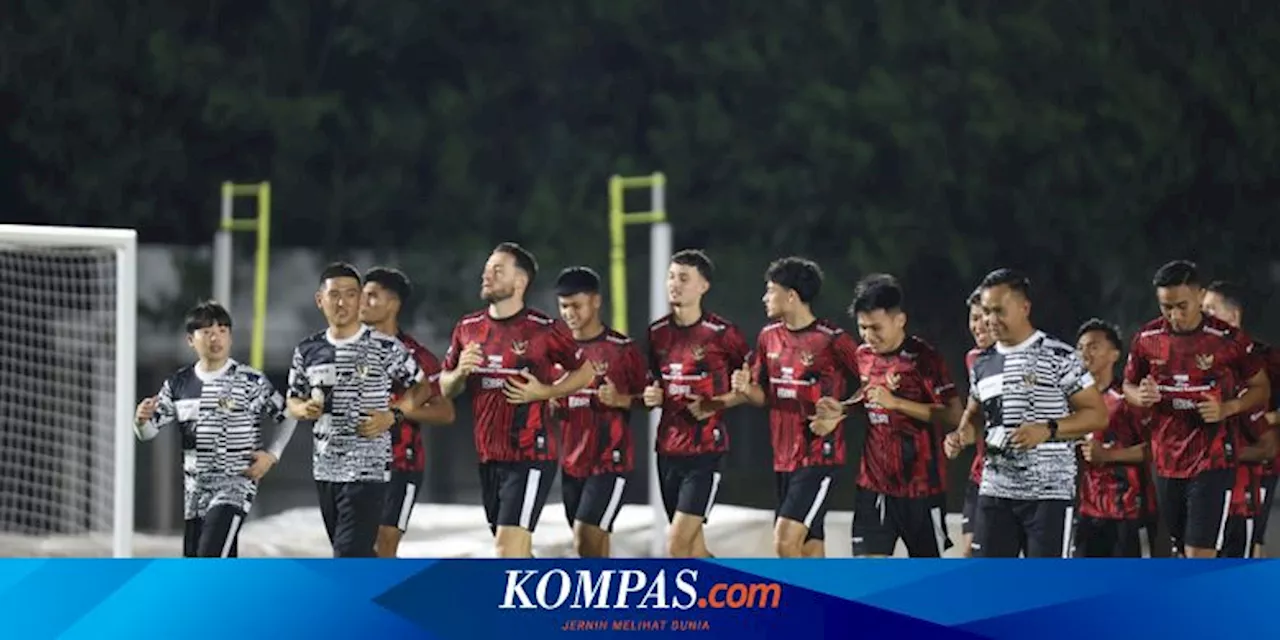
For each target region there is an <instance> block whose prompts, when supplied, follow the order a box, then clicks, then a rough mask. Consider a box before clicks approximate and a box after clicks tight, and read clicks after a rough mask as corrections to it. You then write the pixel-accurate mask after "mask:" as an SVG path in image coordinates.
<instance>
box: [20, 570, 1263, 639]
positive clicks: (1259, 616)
mask: <svg viewBox="0 0 1280 640" xmlns="http://www.w3.org/2000/svg"><path fill="white" fill-rule="evenodd" d="M1276 585H1280V563H1276V562H1274V561H1236V560H1218V561H1212V562H1197V561H1193V560H1132V561H1130V560H1106V561H1101V560H1067V561H1062V560H1043V561H1042V560H933V561H930V560H834V559H833V560H808V561H806V560H799V561H779V560H717V561H704V562H703V561H700V562H682V561H668V560H614V561H608V562H601V561H553V560H541V561H526V562H505V561H498V560H440V561H431V560H396V561H388V560H231V561H226V560H221V561H220V560H5V561H3V562H0V593H3V597H2V598H0V613H2V616H3V617H2V618H0V619H3V621H4V623H3V624H4V627H3V636H4V637H6V638H23V639H24V640H26V639H34V638H54V637H58V638H86V639H87V638H104V637H111V638H116V637H123V638H131V637H140V638H148V639H157V640H158V639H161V638H181V639H182V640H198V639H201V638H210V639H215V638H216V639H217V640H227V639H228V638H234V639H235V640H249V639H254V638H271V639H273V640H284V639H285V638H295V637H298V638H305V639H307V640H323V639H325V638H342V639H343V640H357V639H358V640H364V639H366V638H373V639H384V638H385V639H390V640H410V639H414V638H439V639H441V640H452V639H457V640H471V639H479V638H512V639H516V638H518V639H519V640H535V639H537V638H544V637H552V636H559V635H562V634H566V633H577V634H588V635H591V636H598V635H605V634H615V635H616V634H633V635H634V634H646V637H666V636H670V635H680V636H682V637H693V636H697V635H700V636H701V637H707V638H713V637H714V638H719V637H731V638H736V639H745V638H779V639H783V640H797V639H799V638H806V639H808V638H819V637H833V638H870V637H889V635H888V634H893V636H892V637H909V638H916V637H925V638H1027V637H1035V638H1037V640H1045V639H1052V638H1063V639H1064V640H1065V639H1071V640H1080V638H1082V637H1085V638H1088V639H1089V640H1102V639H1105V638H1123V639H1125V640H1135V639H1136V638H1146V637H1158V638H1161V639H1162V640H1171V639H1174V638H1195V639H1197V640H1203V638H1216V637H1246V636H1248V637H1270V636H1271V635H1272V634H1273V629H1274V628H1275V625H1276V614H1275V613H1274V609H1273V607H1274V606H1275V603H1276V600H1277V590H1276Z"/></svg>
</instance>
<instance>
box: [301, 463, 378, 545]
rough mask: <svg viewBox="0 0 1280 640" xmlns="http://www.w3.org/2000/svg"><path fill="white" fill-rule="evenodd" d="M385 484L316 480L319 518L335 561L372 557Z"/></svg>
mask: <svg viewBox="0 0 1280 640" xmlns="http://www.w3.org/2000/svg"><path fill="white" fill-rule="evenodd" d="M387 484H388V483H386V482H326V481H324V480H316V493H317V494H318V496H319V498H320V516H321V517H323V518H324V528H325V531H327V532H328V533H329V543H330V544H331V545H332V546H333V557H335V558H372V557H374V549H373V547H374V545H375V544H376V543H377V541H378V522H379V520H381V516H382V507H383V505H384V504H385V502H386V499H387Z"/></svg>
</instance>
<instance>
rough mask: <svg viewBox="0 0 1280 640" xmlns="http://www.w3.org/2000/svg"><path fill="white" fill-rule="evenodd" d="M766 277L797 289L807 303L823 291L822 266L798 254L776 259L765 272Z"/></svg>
mask: <svg viewBox="0 0 1280 640" xmlns="http://www.w3.org/2000/svg"><path fill="white" fill-rule="evenodd" d="M764 279H765V281H766V282H772V283H773V284H776V285H778V286H780V287H786V288H788V289H791V290H792V291H795V292H796V295H798V296H800V300H801V301H803V302H804V303H805V304H809V303H810V302H813V300H814V298H817V297H818V292H820V291H822V267H819V266H818V263H816V262H814V261H812V260H809V259H807V258H801V257H798V256H790V257H787V258H779V259H777V260H774V261H773V263H772V264H770V265H769V268H768V269H767V270H766V271H765V272H764Z"/></svg>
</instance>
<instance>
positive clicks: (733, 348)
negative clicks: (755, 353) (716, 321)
mask: <svg viewBox="0 0 1280 640" xmlns="http://www.w3.org/2000/svg"><path fill="white" fill-rule="evenodd" d="M720 346H721V348H723V349H724V354H725V356H724V357H725V361H726V364H728V368H729V370H730V371H732V370H735V369H739V368H741V367H742V363H743V362H746V360H747V352H748V351H750V350H751V347H750V346H748V345H747V338H746V337H745V336H743V335H742V331H739V330H738V327H737V326H735V325H729V326H728V327H725V330H724V333H723V334H722V335H721V336H720Z"/></svg>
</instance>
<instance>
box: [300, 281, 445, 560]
mask: <svg viewBox="0 0 1280 640" xmlns="http://www.w3.org/2000/svg"><path fill="white" fill-rule="evenodd" d="M362 292H363V291H362V286H361V282H360V273H359V272H357V271H356V270H355V267H353V266H351V265H349V264H346V263H334V264H331V265H329V266H328V267H325V269H324V271H323V272H322V273H321V274H320V289H319V291H317V292H316V306H317V307H319V308H320V310H321V311H322V312H323V313H324V317H325V321H326V322H327V323H328V325H329V328H328V329H327V330H325V331H321V332H319V333H316V334H314V335H311V336H309V337H307V338H305V339H303V340H302V342H300V343H298V346H297V348H295V349H294V351H293V365H292V367H291V368H290V370H289V400H288V402H289V412H290V413H291V414H292V415H293V416H294V417H296V418H298V419H299V420H305V421H308V422H310V423H311V433H312V436H313V441H312V444H313V448H312V455H311V464H312V476H313V477H314V478H315V481H316V493H317V494H318V497H319V502H320V515H321V516H322V517H323V518H324V526H325V531H326V532H327V533H328V534H329V542H330V544H331V545H332V546H333V555H334V557H336V558H369V557H374V548H375V545H376V543H377V538H378V523H379V522H380V521H381V519H382V509H383V506H384V504H385V502H386V499H387V485H388V483H389V482H390V480H391V434H389V433H388V430H389V429H391V427H393V426H395V425H397V424H400V423H402V422H404V419H405V417H404V409H403V408H402V407H404V406H412V407H416V406H419V405H422V404H424V403H425V402H426V400H427V397H429V396H430V387H429V385H428V384H426V382H425V380H423V375H422V370H421V369H419V368H418V363H417V361H416V360H415V359H414V358H413V356H412V355H410V353H409V352H408V351H407V350H405V348H404V345H402V344H400V342H399V341H398V340H396V339H395V338H393V337H391V336H387V335H383V334H380V333H378V332H377V331H374V330H372V329H370V328H369V327H367V326H365V325H364V324H362V323H361V322H360V300H361V297H362ZM396 388H399V389H406V391H405V392H404V394H403V395H404V400H402V402H401V404H400V405H395V406H393V405H392V403H391V398H392V393H393V391H394V390H395V389H396Z"/></svg>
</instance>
